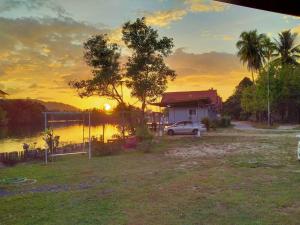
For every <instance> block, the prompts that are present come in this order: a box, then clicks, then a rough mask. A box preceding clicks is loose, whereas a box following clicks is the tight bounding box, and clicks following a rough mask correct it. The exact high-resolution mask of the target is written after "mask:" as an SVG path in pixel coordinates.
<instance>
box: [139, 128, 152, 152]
mask: <svg viewBox="0 0 300 225" xmlns="http://www.w3.org/2000/svg"><path fill="white" fill-rule="evenodd" d="M135 135H136V137H137V138H138V140H139V141H140V142H139V144H138V149H139V150H142V151H144V152H150V151H151V148H152V145H153V138H154V137H153V134H152V133H151V132H150V130H149V129H148V127H147V126H146V125H143V126H140V127H137V128H136V132H135Z"/></svg>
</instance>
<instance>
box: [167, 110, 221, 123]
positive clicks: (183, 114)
mask: <svg viewBox="0 0 300 225" xmlns="http://www.w3.org/2000/svg"><path fill="white" fill-rule="evenodd" d="M190 109H196V115H195V116H193V117H192V118H191V117H190V116H189V110H190ZM204 117H209V118H214V117H215V113H214V112H212V111H211V110H209V109H208V108H199V109H197V108H193V107H174V108H169V117H168V119H169V123H176V122H179V121H184V120H192V121H195V122H197V121H201V120H202V118H204Z"/></svg>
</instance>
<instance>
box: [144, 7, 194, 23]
mask: <svg viewBox="0 0 300 225" xmlns="http://www.w3.org/2000/svg"><path fill="white" fill-rule="evenodd" d="M187 13H188V12H187V11H186V10H185V9H174V10H165V11H157V12H154V13H145V14H146V15H145V16H146V18H147V23H148V24H150V25H155V26H159V27H166V26H168V25H169V24H170V23H171V22H174V21H177V20H181V19H182V18H183V17H184V16H185V15H186V14H187Z"/></svg>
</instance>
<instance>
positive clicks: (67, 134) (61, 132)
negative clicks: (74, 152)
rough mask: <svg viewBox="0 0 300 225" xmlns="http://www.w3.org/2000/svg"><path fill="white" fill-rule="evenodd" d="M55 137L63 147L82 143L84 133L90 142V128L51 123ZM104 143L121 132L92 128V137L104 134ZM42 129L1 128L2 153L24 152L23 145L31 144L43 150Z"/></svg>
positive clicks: (109, 128) (94, 126) (0, 147)
mask: <svg viewBox="0 0 300 225" xmlns="http://www.w3.org/2000/svg"><path fill="white" fill-rule="evenodd" d="M49 126H50V127H51V128H52V129H53V131H54V135H58V136H60V143H61V144H62V145H64V144H68V143H82V142H83V133H84V136H85V141H88V130H89V129H88V126H86V125H85V126H84V129H83V125H82V124H79V123H70V122H68V123H49ZM103 128H104V141H107V139H110V138H112V136H113V135H114V134H119V130H118V129H117V127H116V126H115V125H113V124H105V125H102V124H101V125H93V126H91V136H94V137H97V138H100V137H101V136H102V134H103ZM43 131H44V130H43V128H42V127H17V128H12V127H1V128H0V152H11V151H21V150H23V148H22V146H23V143H28V144H30V147H33V146H35V147H40V148H43V147H44V146H45V143H44V141H43V139H42V136H43V134H42V132H43Z"/></svg>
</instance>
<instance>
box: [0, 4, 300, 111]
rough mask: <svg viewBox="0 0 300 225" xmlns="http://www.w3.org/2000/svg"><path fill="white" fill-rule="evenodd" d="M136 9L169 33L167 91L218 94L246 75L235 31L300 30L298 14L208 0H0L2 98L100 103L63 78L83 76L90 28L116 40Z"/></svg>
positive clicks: (228, 91)
mask: <svg viewBox="0 0 300 225" xmlns="http://www.w3.org/2000/svg"><path fill="white" fill-rule="evenodd" d="M142 16H145V17H146V18H147V23H148V24H149V25H151V26H154V27H155V28H156V29H158V31H159V34H160V35H161V36H167V37H172V38H173V39H174V43H175V48H174V53H173V54H172V55H171V56H170V57H169V58H167V59H166V62H167V63H168V64H169V65H170V67H171V68H173V69H174V70H176V72H177V74H178V76H177V79H176V80H175V81H174V82H172V83H170V84H169V88H168V91H189V90H205V89H209V88H212V87H213V88H215V89H217V90H218V92H219V94H220V95H221V96H222V97H223V99H226V98H227V97H228V96H229V95H230V94H231V93H232V92H233V90H234V87H235V86H236V84H237V83H238V82H239V81H240V80H241V79H242V78H243V77H244V76H246V75H248V76H249V72H247V70H246V69H245V68H244V67H243V66H242V64H240V62H239V60H238V58H237V57H236V51H237V49H236V48H235V43H236V41H237V39H238V37H239V34H240V33H241V32H242V31H247V30H250V29H257V30H258V32H260V33H266V34H268V35H269V36H270V37H271V38H275V37H276V36H277V33H278V32H280V31H282V30H286V29H293V31H295V32H299V33H300V18H297V17H291V16H285V15H282V14H277V13H271V12H266V11H260V10H254V9H249V8H244V7H239V6H233V5H229V4H222V3H219V2H215V1H204V0H203V1H202V0H109V1H107V0H85V1H82V0H47V1H46V0H0V89H1V90H4V91H5V92H7V93H9V98H35V99H41V100H46V101H59V102H63V103H68V104H71V105H74V106H77V107H79V108H90V107H98V108H99V107H100V108H101V107H103V105H104V103H106V102H110V101H108V100H106V99H103V98H99V97H91V98H88V99H80V98H79V97H77V95H76V92H75V91H74V90H72V89H70V87H69V86H68V82H69V81H70V80H78V79H83V78H88V77H89V76H90V70H89V68H88V67H87V66H86V65H85V63H84V62H83V57H82V56H83V49H82V43H83V42H84V41H85V40H86V39H87V38H88V37H90V36H91V35H93V34H99V33H108V34H109V35H110V37H111V38H112V40H114V41H116V42H118V43H119V44H121V45H123V44H122V43H121V41H120V31H121V30H120V28H121V26H122V24H123V23H124V22H126V21H128V20H134V19H135V18H137V17H142ZM122 51H123V54H124V55H126V52H127V51H126V49H125V48H124V49H123V50H122ZM126 95H127V99H130V97H129V93H128V92H126ZM130 102H131V103H134V102H136V100H135V99H130ZM110 103H111V104H113V103H112V102H110Z"/></svg>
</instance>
